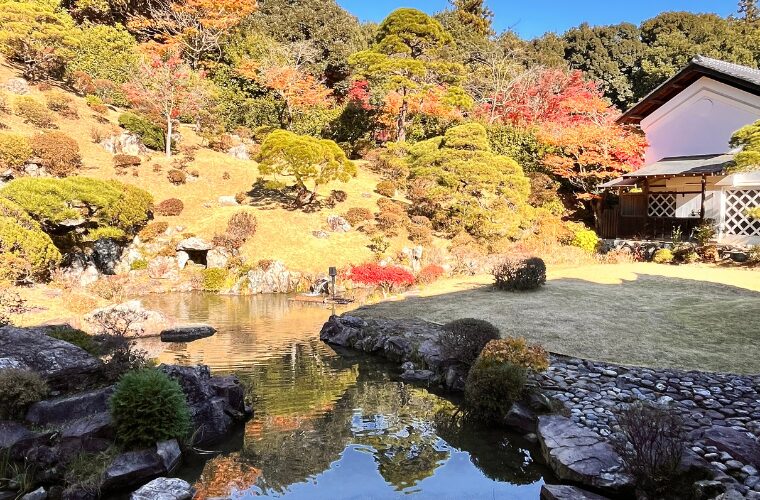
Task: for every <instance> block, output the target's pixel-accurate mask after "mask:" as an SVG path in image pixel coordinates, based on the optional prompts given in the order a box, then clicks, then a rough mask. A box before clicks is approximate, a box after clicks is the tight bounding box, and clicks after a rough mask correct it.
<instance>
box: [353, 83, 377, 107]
mask: <svg viewBox="0 0 760 500" xmlns="http://www.w3.org/2000/svg"><path fill="white" fill-rule="evenodd" d="M369 96H370V94H369V82H368V81H367V80H356V81H354V82H353V83H351V87H349V89H348V92H347V93H346V99H347V100H348V102H349V103H351V104H353V105H354V106H356V107H358V108H361V109H363V110H365V111H371V110H372V109H374V107H373V106H372V104H371V103H370V102H369Z"/></svg>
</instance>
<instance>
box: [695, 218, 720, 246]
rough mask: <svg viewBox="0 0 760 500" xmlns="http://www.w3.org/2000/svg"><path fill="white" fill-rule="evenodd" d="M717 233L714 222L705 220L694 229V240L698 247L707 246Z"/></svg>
mask: <svg viewBox="0 0 760 500" xmlns="http://www.w3.org/2000/svg"><path fill="white" fill-rule="evenodd" d="M716 235H717V231H716V230H715V222H713V221H712V220H709V219H708V220H705V221H703V222H701V223H700V224H699V225H698V226H697V227H696V228H694V240H696V242H697V245H699V246H700V247H704V246H707V245H708V244H709V243H710V242H711V241H712V240H713V239H715V236H716Z"/></svg>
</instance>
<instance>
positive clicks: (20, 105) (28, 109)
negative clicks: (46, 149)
mask: <svg viewBox="0 0 760 500" xmlns="http://www.w3.org/2000/svg"><path fill="white" fill-rule="evenodd" d="M14 112H15V113H16V115H18V116H20V117H21V118H23V119H24V123H28V124H30V125H33V126H35V127H37V128H54V126H55V118H54V117H53V114H52V113H51V112H50V110H49V109H47V108H46V107H45V106H44V105H43V104H42V103H40V102H38V101H37V100H36V99H34V98H33V97H28V96H25V97H19V98H17V99H16V101H15V102H14Z"/></svg>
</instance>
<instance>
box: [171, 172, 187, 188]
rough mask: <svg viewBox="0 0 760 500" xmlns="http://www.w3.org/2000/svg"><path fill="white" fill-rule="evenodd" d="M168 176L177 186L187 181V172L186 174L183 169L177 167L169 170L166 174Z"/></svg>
mask: <svg viewBox="0 0 760 500" xmlns="http://www.w3.org/2000/svg"><path fill="white" fill-rule="evenodd" d="M166 178H167V179H169V182H171V183H172V184H174V185H175V186H179V185H181V184H184V183H185V182H187V174H185V172H183V171H182V170H177V169H176V168H175V169H172V170H169V173H168V174H166Z"/></svg>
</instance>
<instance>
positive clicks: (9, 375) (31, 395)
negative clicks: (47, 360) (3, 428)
mask: <svg viewBox="0 0 760 500" xmlns="http://www.w3.org/2000/svg"><path fill="white" fill-rule="evenodd" d="M47 392H48V388H47V384H45V381H44V380H42V377H40V376H39V375H38V374H37V373H35V372H33V371H28V370H18V369H16V368H4V369H3V370H0V419H3V420H12V419H19V418H23V416H24V414H25V413H26V409H27V408H28V407H29V405H31V404H32V403H36V402H37V401H40V400H41V399H42V398H44V397H45V396H46V395H47Z"/></svg>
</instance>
